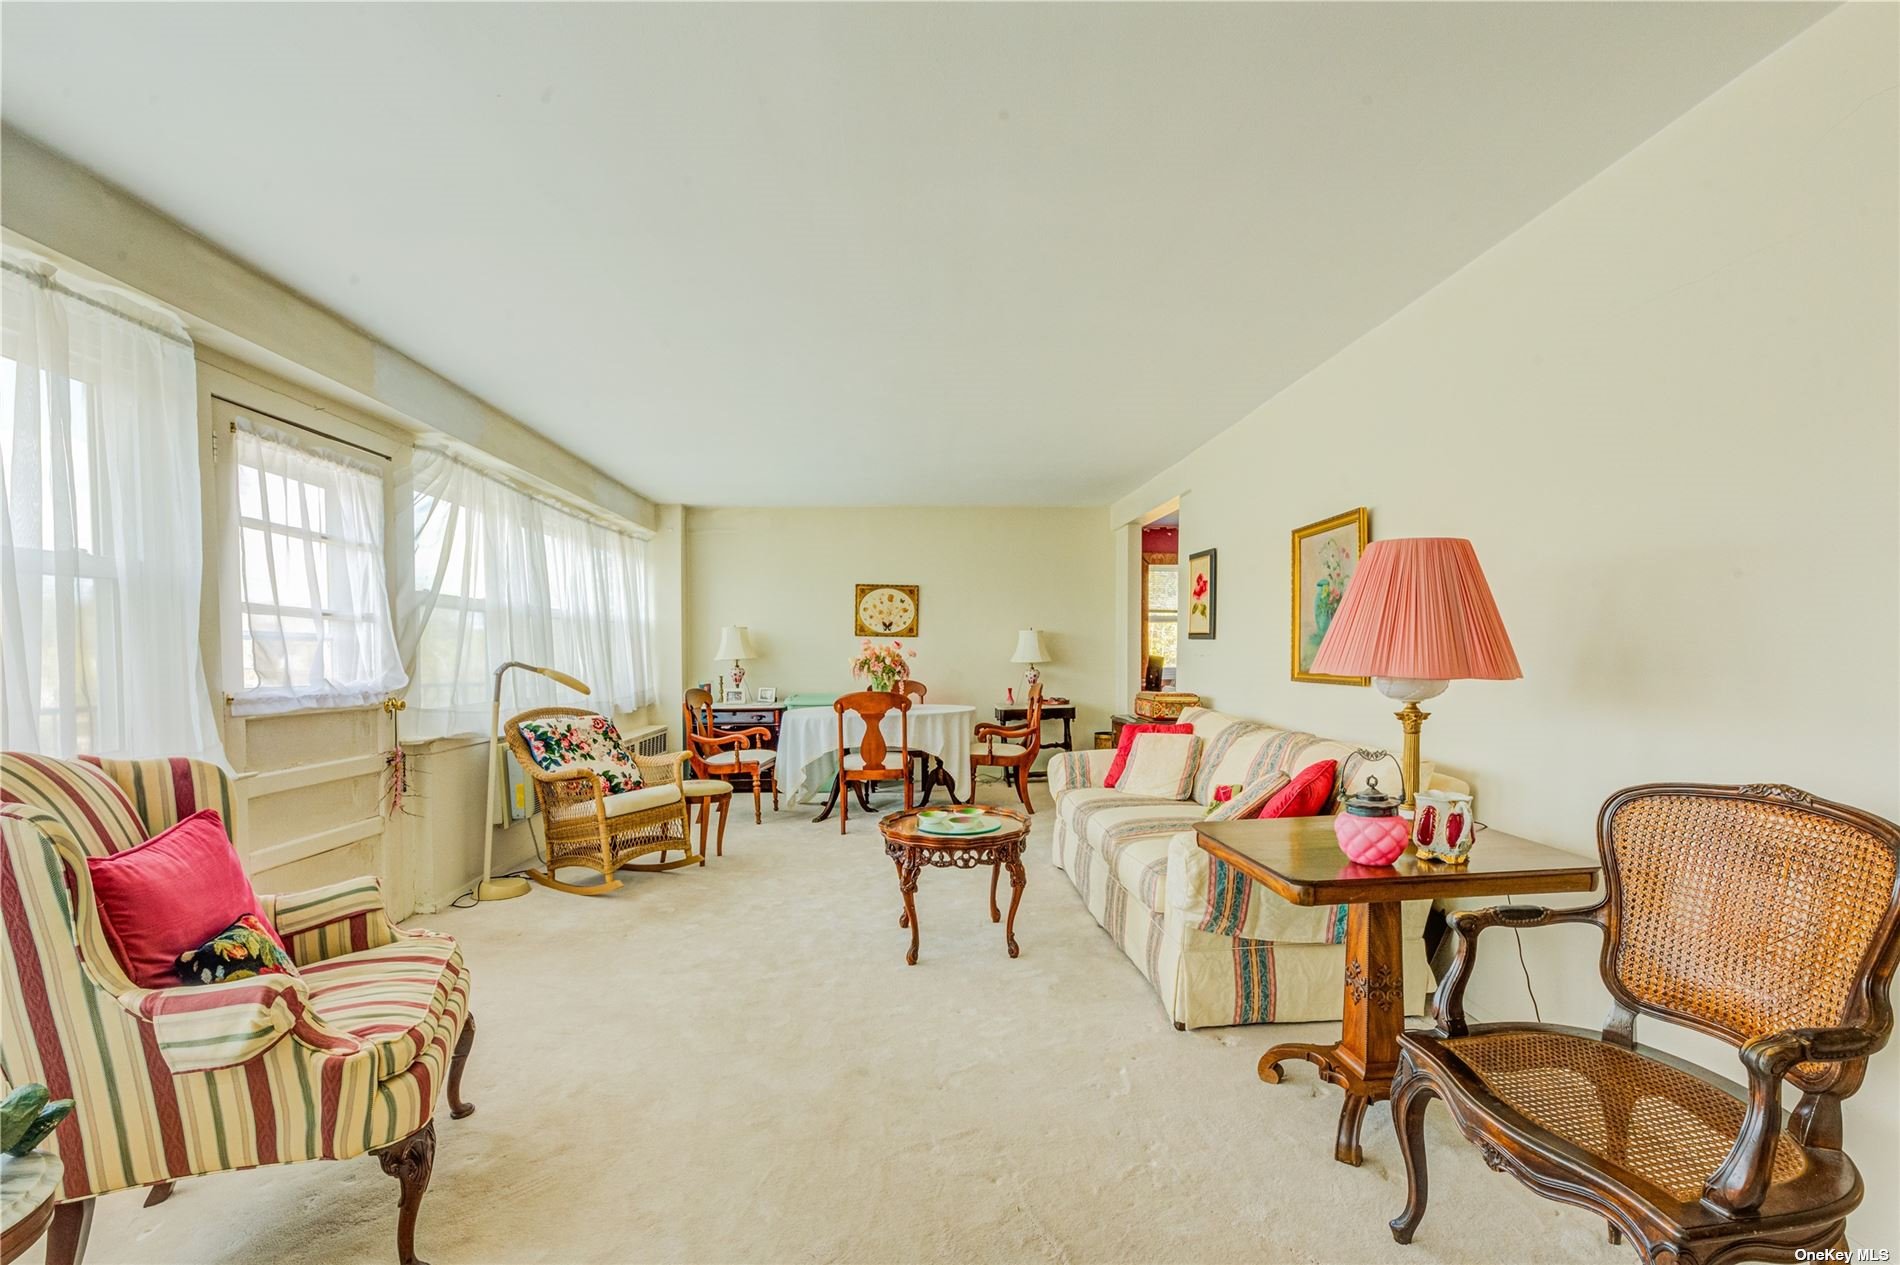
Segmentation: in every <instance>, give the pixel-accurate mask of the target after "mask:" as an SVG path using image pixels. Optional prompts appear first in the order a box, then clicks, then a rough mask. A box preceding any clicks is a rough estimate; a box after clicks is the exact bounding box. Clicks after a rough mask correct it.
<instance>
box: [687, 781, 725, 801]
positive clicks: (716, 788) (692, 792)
mask: <svg viewBox="0 0 1900 1265" xmlns="http://www.w3.org/2000/svg"><path fill="white" fill-rule="evenodd" d="M681 790H682V791H683V792H684V794H685V796H686V798H687V799H711V798H713V797H714V796H716V795H730V794H732V783H731V782H722V781H720V780H719V779H718V778H711V777H689V778H687V779H686V783H685V785H684V786H683V787H681Z"/></svg>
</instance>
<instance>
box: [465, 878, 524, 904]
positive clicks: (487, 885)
mask: <svg viewBox="0 0 1900 1265" xmlns="http://www.w3.org/2000/svg"><path fill="white" fill-rule="evenodd" d="M527 894H528V880H527V879H525V878H512V877H510V878H485V879H483V880H482V881H481V882H479V883H477V884H476V885H475V899H476V900H513V899H514V898H515V897H517V896H526V895H527Z"/></svg>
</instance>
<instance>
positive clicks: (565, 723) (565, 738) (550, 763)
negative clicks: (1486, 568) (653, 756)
mask: <svg viewBox="0 0 1900 1265" xmlns="http://www.w3.org/2000/svg"><path fill="white" fill-rule="evenodd" d="M521 737H522V739H523V740H524V741H526V742H527V744H528V753H529V754H530V755H532V756H533V757H534V762H535V763H536V764H538V765H540V766H541V767H542V768H543V769H546V770H547V771H548V772H549V773H592V774H594V775H595V776H596V777H598V778H600V780H601V784H602V787H603V789H604V790H605V791H606V793H607V794H609V795H618V794H619V793H620V792H622V791H637V790H639V789H640V767H639V766H638V765H636V764H635V763H634V762H633V757H632V756H631V755H629V754H628V753H627V748H626V747H625V746H624V745H622V743H621V741H620V731H619V730H618V729H615V728H614V722H613V721H611V720H608V719H607V718H606V717H605V716H546V717H542V718H540V719H537V720H524V721H522V722H521Z"/></svg>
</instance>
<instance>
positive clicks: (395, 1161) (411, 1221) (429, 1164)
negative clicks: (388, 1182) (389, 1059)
mask: <svg viewBox="0 0 1900 1265" xmlns="http://www.w3.org/2000/svg"><path fill="white" fill-rule="evenodd" d="M376 1158H377V1159H378V1160H380V1161H381V1162H382V1166H383V1171H384V1172H385V1173H388V1174H389V1175H390V1176H391V1177H393V1178H395V1179H396V1180H397V1181H398V1182H400V1183H402V1202H401V1204H400V1205H399V1206H398V1208H397V1211H396V1259H397V1260H398V1261H400V1262H401V1265H428V1262H426V1261H422V1260H418V1259H417V1257H416V1212H417V1210H419V1209H420V1208H421V1207H422V1196H423V1193H424V1192H425V1191H427V1190H428V1189H429V1174H430V1173H432V1172H433V1171H434V1170H435V1121H433V1120H431V1121H430V1122H429V1123H428V1124H425V1125H423V1126H422V1127H421V1128H420V1129H417V1130H416V1131H415V1132H414V1133H412V1134H410V1135H409V1136H408V1137H406V1138H404V1139H403V1140H402V1141H400V1142H398V1143H396V1144H395V1145H394V1146H390V1147H385V1148H384V1149H382V1150H380V1151H378V1152H376Z"/></svg>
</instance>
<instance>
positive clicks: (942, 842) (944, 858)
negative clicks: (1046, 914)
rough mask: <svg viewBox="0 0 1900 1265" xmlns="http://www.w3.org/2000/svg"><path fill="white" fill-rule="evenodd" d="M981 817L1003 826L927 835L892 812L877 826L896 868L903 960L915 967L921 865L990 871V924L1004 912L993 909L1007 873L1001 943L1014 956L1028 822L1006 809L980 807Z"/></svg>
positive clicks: (911, 817)
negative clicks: (905, 943)
mask: <svg viewBox="0 0 1900 1265" xmlns="http://www.w3.org/2000/svg"><path fill="white" fill-rule="evenodd" d="M983 811H984V813H985V814H987V815H989V816H991V817H1000V818H1002V819H1003V828H1002V829H1001V830H997V831H994V832H993V833H990V834H986V835H965V836H961V837H959V836H955V835H928V834H925V833H924V832H923V831H922V830H921V829H919V824H920V822H919V816H918V814H917V813H915V812H902V813H892V814H890V815H889V816H887V817H885V818H884V819H883V820H882V821H880V822H878V824H877V826H878V829H879V830H881V831H882V832H883V833H884V852H885V854H886V855H887V856H889V857H890V858H891V861H892V863H893V864H895V865H896V866H897V887H898V890H899V891H901V892H903V894H904V912H903V913H902V914H901V915H899V916H898V919H897V925H898V926H900V927H908V928H910V952H908V953H906V954H905V955H904V960H905V961H906V962H908V963H910V964H911V965H912V966H916V965H917V876H918V874H920V873H921V872H922V871H923V868H924V867H925V866H926V865H935V866H941V867H943V868H945V869H956V870H974V869H976V868H977V867H979V866H984V865H987V866H989V867H990V921H991V922H1001V921H1002V919H1003V914H1002V911H1001V910H1000V909H998V908H997V906H996V881H997V877H998V875H1000V874H1001V873H1002V871H1003V870H1005V869H1007V870H1008V871H1009V921H1008V922H1006V923H1004V924H1003V940H1004V943H1006V944H1008V945H1009V955H1010V956H1011V957H1015V956H1016V954H1017V948H1016V906H1018V905H1020V904H1021V903H1022V899H1023V886H1024V884H1026V883H1027V882H1028V881H1029V876H1028V875H1027V874H1026V873H1025V872H1024V870H1023V840H1024V839H1026V838H1028V837H1029V819H1028V818H1027V817H1025V816H1023V815H1022V814H1021V813H1019V812H1016V811H1014V810H1013V809H1008V808H990V807H988V806H985V807H984V809H983Z"/></svg>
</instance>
